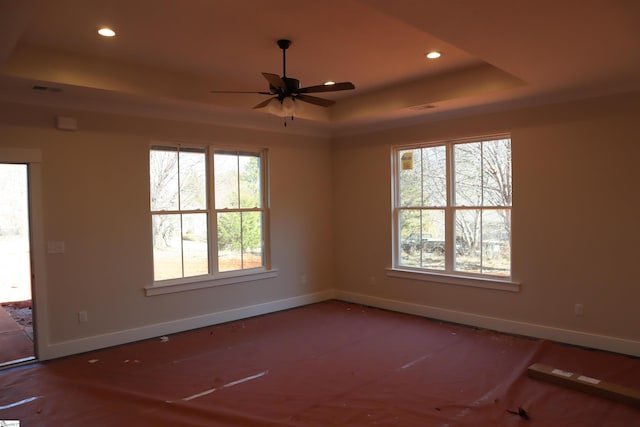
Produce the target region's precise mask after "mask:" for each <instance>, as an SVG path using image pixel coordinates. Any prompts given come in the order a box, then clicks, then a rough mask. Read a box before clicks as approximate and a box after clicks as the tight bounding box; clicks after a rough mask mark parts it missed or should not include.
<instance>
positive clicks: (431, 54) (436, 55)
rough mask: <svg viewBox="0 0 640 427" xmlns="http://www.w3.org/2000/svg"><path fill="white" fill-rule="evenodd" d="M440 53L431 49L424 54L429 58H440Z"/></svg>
mask: <svg viewBox="0 0 640 427" xmlns="http://www.w3.org/2000/svg"><path fill="white" fill-rule="evenodd" d="M441 55H442V54H441V53H440V52H438V51H435V50H434V51H431V52H429V53H427V54H426V55H425V56H426V57H427V58H429V59H436V58H440V56H441Z"/></svg>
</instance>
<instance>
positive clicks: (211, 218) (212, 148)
mask: <svg viewBox="0 0 640 427" xmlns="http://www.w3.org/2000/svg"><path fill="white" fill-rule="evenodd" d="M154 147H168V148H196V149H204V152H205V157H206V191H207V204H206V208H205V209H202V210H195V211H193V212H197V213H206V214H207V217H208V246H209V273H208V274H203V275H198V276H188V277H180V278H174V279H165V280H157V281H156V280H154V281H153V282H152V283H151V284H150V285H147V286H145V287H144V290H145V294H146V295H147V296H152V295H163V294H168V293H174V292H183V291H191V290H196V289H203V288H209V287H213V286H222V285H230V284H235V283H243V282H248V281H254V280H263V279H268V278H273V277H277V276H278V270H277V269H274V268H272V266H271V256H270V244H269V242H270V233H269V222H270V221H269V211H270V209H269V181H268V176H269V174H268V150H267V149H265V148H245V147H243V148H237V147H228V146H221V145H206V146H203V145H191V144H189V145H187V144H182V143H174V142H166V141H154V142H152V143H151V144H150V146H149V149H148V153H149V155H150V153H151V150H152V149H153V148H154ZM216 151H222V152H225V153H232V152H237V153H245V154H256V155H258V156H259V157H260V173H261V176H260V178H261V187H262V188H261V202H262V206H261V207H260V208H257V209H250V210H253V211H256V210H259V211H261V212H262V213H263V224H262V225H263V265H262V266H261V267H253V268H246V269H242V270H233V271H225V272H219V271H218V250H217V247H218V242H217V227H216V218H217V212H219V210H216V209H215V206H214V203H215V202H214V201H215V194H214V187H215V186H214V170H213V167H214V166H213V163H214V162H213V156H214V153H215V152H216ZM147 165H149V162H147ZM148 177H149V173H147V178H148ZM147 188H149V186H148V185H147ZM150 199H151V198H150V197H148V200H150ZM160 212H162V211H159V212H154V211H151V209H149V220H150V224H151V222H152V219H153V215H156V214H160ZM190 212H192V211H190V210H186V211H175V212H174V211H166V212H162V213H190ZM151 268H152V270H153V268H154V265H153V263H152V266H151Z"/></svg>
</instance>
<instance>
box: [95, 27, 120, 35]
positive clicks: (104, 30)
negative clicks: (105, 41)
mask: <svg viewBox="0 0 640 427" xmlns="http://www.w3.org/2000/svg"><path fill="white" fill-rule="evenodd" d="M98 34H100V35H101V36H103V37H113V36H115V35H116V32H115V31H113V30H112V29H111V28H107V27H104V28H100V29H99V30H98Z"/></svg>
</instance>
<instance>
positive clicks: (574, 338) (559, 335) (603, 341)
mask: <svg viewBox="0 0 640 427" xmlns="http://www.w3.org/2000/svg"><path fill="white" fill-rule="evenodd" d="M334 295H335V298H336V299H339V300H341V301H346V302H353V303H356V304H363V305H369V306H372V307H378V308H383V309H386V310H392V311H398V312H401V313H407V314H415V315H418V316H424V317H429V318H433V319H438V320H444V321H447V322H454V323H460V324H463V325H469V326H475V327H480V328H485V329H490V330H495V331H499V332H505V333H510V334H518V335H524V336H528V337H534V338H543V339H548V340H552V341H558V342H562V343H566V344H572V345H578V346H582V347H588V348H595V349H600V350H606V351H612V352H615V353H622V354H628V355H632V356H640V342H639V341H633V340H628V339H624V338H616V337H610V336H606V335H597V334H591V333H586V332H580V331H574V330H570V329H561V328H554V327H550V326H545V325H538V324H534V323H525V322H517V321H513V320H508V319H500V318H496V317H488V316H482V315H478V314H473V313H466V312H462V311H454V310H447V309H444V308H439V307H431V306H427V305H420V304H414V303H409V302H404V301H398V300H392V299H387V298H380V297H374V296H370V295H364V294H358V293H353V292H345V291H340V290H336V291H335V292H334Z"/></svg>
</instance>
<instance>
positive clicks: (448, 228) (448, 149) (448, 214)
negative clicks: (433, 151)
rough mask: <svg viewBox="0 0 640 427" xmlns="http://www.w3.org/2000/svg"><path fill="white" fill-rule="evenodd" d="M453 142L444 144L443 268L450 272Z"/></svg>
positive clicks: (452, 252)
mask: <svg viewBox="0 0 640 427" xmlns="http://www.w3.org/2000/svg"><path fill="white" fill-rule="evenodd" d="M453 151H454V150H453V144H447V145H446V156H447V157H446V158H447V161H446V177H447V180H446V181H447V205H446V206H445V211H444V218H445V220H444V232H445V240H444V241H445V245H444V253H445V256H444V269H445V271H447V272H452V271H453V270H454V268H455V253H454V248H455V244H454V240H455V208H454V206H455V177H454V173H455V171H454V167H453V165H454V158H453V156H454V154H453Z"/></svg>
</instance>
